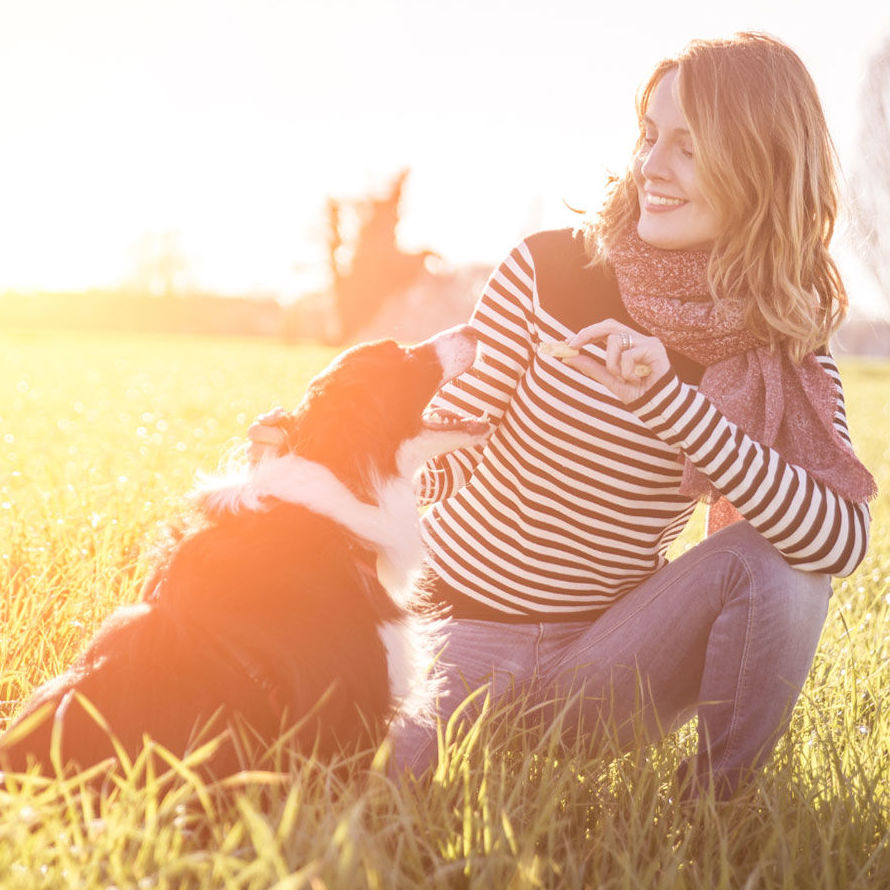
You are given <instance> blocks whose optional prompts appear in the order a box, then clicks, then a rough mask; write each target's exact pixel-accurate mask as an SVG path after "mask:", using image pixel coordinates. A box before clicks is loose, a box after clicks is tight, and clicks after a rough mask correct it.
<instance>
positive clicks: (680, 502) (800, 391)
mask: <svg viewBox="0 0 890 890" xmlns="http://www.w3.org/2000/svg"><path fill="white" fill-rule="evenodd" d="M638 111H639V120H640V137H639V141H638V144H637V147H636V152H635V155H634V158H633V163H632V165H631V168H630V169H629V170H628V172H627V174H626V175H625V176H624V177H623V178H621V179H619V180H617V181H616V182H614V183H613V187H612V189H611V191H610V193H609V196H608V198H607V201H606V203H605V205H604V208H603V210H602V211H601V213H600V214H599V215H598V216H597V217H596V218H595V219H594V220H592V221H591V222H590V224H589V225H587V226H586V227H585V229H584V231H583V232H581V233H579V232H571V231H569V230H565V231H557V232H543V233H539V234H537V235H534V236H532V237H530V238H528V239H526V240H525V241H524V242H523V243H522V244H520V245H519V246H518V247H517V248H516V249H515V250H514V251H513V252H512V253H511V255H510V256H509V258H508V259H507V260H506V261H505V262H504V263H503V264H502V265H501V266H500V267H499V268H498V269H497V270H496V271H495V273H494V274H493V276H492V278H491V279H490V281H489V283H488V285H487V287H486V289H485V291H484V293H483V295H482V296H481V298H480V300H479V303H478V305H477V307H476V309H475V312H474V315H473V320H472V324H473V325H474V327H475V328H476V330H477V331H478V333H479V335H480V340H481V346H480V355H479V359H478V361H477V363H476V365H475V366H474V368H473V369H472V370H471V371H469V372H468V373H466V374H465V375H463V376H462V377H460V378H458V379H457V380H456V381H454V382H453V383H452V384H450V385H448V386H447V387H446V388H444V389H443V390H442V392H441V393H440V394H439V397H438V399H437V405H438V406H439V407H443V408H450V409H452V410H457V411H460V412H464V413H471V414H478V415H481V414H482V413H483V412H485V413H487V414H488V416H489V418H490V419H491V420H492V423H493V424H494V430H493V433H492V435H491V438H490V440H489V442H488V444H487V446H486V447H485V448H484V449H479V450H478V451H474V452H472V453H467V452H461V453H454V454H451V455H448V456H446V457H444V458H442V459H440V460H439V461H437V462H436V463H435V464H434V465H431V466H429V467H428V468H427V471H426V472H425V474H424V478H423V480H422V500H423V501H424V502H426V503H429V504H432V507H431V509H430V510H429V511H428V512H427V514H426V516H425V519H424V525H425V535H426V541H427V545H428V553H429V557H428V566H429V572H430V586H431V590H432V596H433V598H434V600H435V601H437V602H438V603H440V604H443V605H445V606H446V607H447V608H448V610H449V612H450V614H451V620H450V621H449V623H448V625H447V631H446V633H447V639H446V644H445V648H444V651H443V654H442V657H441V661H440V664H441V667H442V674H443V684H444V686H443V688H444V692H443V695H442V696H441V698H440V702H439V707H440V716H441V717H442V718H443V719H446V718H447V717H448V716H449V715H450V714H451V713H452V712H453V711H454V709H455V708H456V707H457V706H458V705H459V704H460V703H461V702H462V701H463V700H464V698H465V696H466V694H467V692H468V691H472V690H475V689H477V688H478V687H482V686H486V687H488V689H489V690H490V691H491V694H492V696H493V697H494V699H496V700H500V699H503V698H504V697H508V696H510V695H514V694H516V693H517V691H521V694H522V696H523V700H524V701H526V702H531V703H532V704H536V703H539V704H542V705H543V704H544V703H546V702H547V701H551V700H553V698H554V695H555V694H562V693H575V694H574V695H573V696H570V697H569V699H568V700H569V701H571V702H572V707H573V708H574V710H572V711H571V712H570V713H569V714H568V715H567V720H566V725H571V726H577V727H579V728H580V729H581V731H582V732H585V733H594V732H596V730H597V728H598V727H600V726H601V725H602V724H603V723H608V724H609V725H610V726H611V727H612V728H613V729H614V730H615V731H617V733H618V738H619V741H620V742H622V743H623V742H625V741H627V740H629V738H630V736H631V734H632V733H633V731H634V727H639V726H640V725H642V726H643V727H644V728H645V729H646V730H647V731H649V732H651V733H653V734H659V733H663V732H665V731H667V730H669V729H671V728H672V727H674V726H675V725H676V724H677V723H678V721H681V720H683V719H686V718H687V717H688V716H689V714H690V713H691V712H692V711H693V710H694V709H697V713H698V729H699V746H698V753H697V756H696V757H695V759H694V762H693V763H691V764H689V765H687V767H686V770H685V771H686V772H687V773H688V775H689V781H688V783H687V784H688V789H687V791H688V793H689V794H691V795H695V794H697V793H699V792H700V791H701V789H702V788H703V787H706V786H712V787H713V789H714V792H715V793H716V794H717V795H718V796H721V797H728V796H730V795H732V794H733V793H734V792H735V791H736V789H737V788H738V787H739V784H740V783H741V782H742V781H743V780H744V779H745V776H746V775H748V774H750V771H751V770H753V769H755V768H756V767H757V766H758V765H760V764H762V763H763V762H764V761H765V760H766V758H767V757H768V756H769V754H770V752H771V750H772V748H773V747H774V745H775V743H776V741H777V739H778V737H779V736H780V734H781V733H782V731H783V730H784V728H785V727H786V726H787V724H788V721H789V719H790V712H791V709H792V707H793V705H794V702H795V700H796V698H797V696H798V694H799V691H800V689H801V687H802V685H803V682H804V680H805V678H806V675H807V673H808V670H809V667H810V665H811V662H812V658H813V654H814V652H815V649H816V645H817V642H818V639H819V635H820V632H821V628H822V624H823V622H824V619H825V615H826V610H827V606H828V599H829V596H830V594H831V589H830V581H829V576H830V575H846V574H848V573H850V572H852V571H853V569H854V568H855V567H856V566H857V565H858V564H859V562H860V561H861V560H862V558H863V556H864V554H865V551H866V547H867V544H868V526H869V513H868V507H867V501H868V499H869V497H871V496H872V495H873V490H874V482H873V480H872V478H871V476H870V475H869V474H868V472H867V471H866V470H865V468H864V467H862V465H861V464H860V463H859V461H858V460H857V459H856V457H855V456H854V454H853V452H852V450H851V448H850V444H849V438H848V434H847V429H846V423H845V418H844V410H843V399H842V393H841V385H840V379H839V377H838V373H837V369H836V367H835V364H834V362H833V361H832V359H831V358H830V356H829V355H828V354H827V344H828V341H829V338H830V336H831V334H832V332H833V331H834V330H835V328H836V327H837V325H838V324H839V322H840V320H841V318H842V316H843V313H844V310H845V307H846V296H845V293H844V289H843V285H842V283H841V281H840V278H839V276H838V273H837V270H836V268H835V265H834V263H833V262H832V260H831V257H830V256H829V254H828V244H829V241H830V238H831V235H832V229H833V225H834V221H835V216H836V209H837V192H836V184H835V179H834V167H833V161H834V156H833V151H832V146H831V142H830V138H829V136H828V133H827V130H826V125H825V121H824V118H823V115H822V111H821V107H820V103H819V99H818V96H817V94H816V90H815V87H814V85H813V83H812V80H811V78H810V77H809V75H808V73H807V72H806V70H805V68H804V66H803V65H802V63H801V62H800V60H799V59H798V57H797V56H796V55H795V54H794V53H793V52H792V51H791V50H790V49H788V48H787V47H786V46H785V45H783V44H782V43H780V42H778V41H777V40H775V39H773V38H770V37H768V36H765V35H760V34H741V35H738V36H736V37H735V38H733V39H731V40H716V41H696V42H693V43H692V44H690V45H689V46H688V47H687V48H686V49H685V50H684V51H683V52H682V53H681V54H680V55H678V56H677V57H676V58H672V59H669V60H666V61H664V62H662V63H661V64H660V65H659V66H658V67H657V68H656V69H655V72H654V73H653V75H652V77H651V78H650V79H649V82H648V83H647V84H646V86H645V88H644V89H643V90H642V92H641V94H640V97H639V100H638ZM551 341H568V344H569V346H571V347H575V349H577V350H579V354H578V355H576V356H574V357H568V358H564V359H561V358H558V357H555V356H552V355H546V354H542V352H541V351H540V350H539V346H540V344H541V343H546V342H551ZM699 498H705V499H707V500H709V501H716V500H717V499H718V498H720V499H721V500H720V503H721V505H727V504H728V505H730V508H729V509H724V508H723V507H721V512H722V514H723V516H724V522H725V519H726V517H727V514H729V516H728V518H730V519H736V520H740V521H735V522H733V523H732V524H729V525H727V526H726V527H725V528H724V529H723V530H722V531H720V532H719V533H717V534H714V535H713V536H709V537H708V538H707V539H706V540H705V541H703V542H702V543H700V544H698V545H697V546H696V547H694V548H692V549H691V550H689V551H688V552H687V553H685V554H684V555H683V556H681V557H679V558H678V559H676V560H674V561H672V562H670V563H668V562H667V560H666V558H665V553H666V551H667V549H668V547H669V545H670V544H671V542H672V541H673V540H674V539H675V538H676V537H677V535H678V534H679V533H680V531H681V530H682V529H683V527H684V525H685V524H686V522H687V520H688V519H689V517H690V515H691V513H692V511H693V508H694V506H695V503H696V501H697V499H699ZM393 741H394V752H395V753H394V759H395V763H396V766H397V767H398V768H400V769H401V768H408V769H411V770H413V771H414V772H415V773H419V772H421V771H422V770H424V769H425V768H426V767H428V766H429V765H430V764H431V763H432V762H433V760H434V758H435V756H436V739H435V728H431V727H429V726H426V725H423V724H420V723H418V724H412V725H408V726H404V727H400V728H399V729H398V730H397V731H396V732H395V733H394V739H393ZM690 767H691V768H690Z"/></svg>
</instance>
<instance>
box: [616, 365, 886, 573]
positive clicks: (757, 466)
mask: <svg viewBox="0 0 890 890" xmlns="http://www.w3.org/2000/svg"><path fill="white" fill-rule="evenodd" d="M819 361H820V362H821V363H822V365H823V367H824V368H825V370H826V371H827V372H828V373H829V375H830V376H831V377H832V379H833V380H834V381H835V385H836V386H837V388H838V409H837V412H836V413H835V417H834V423H835V427H836V428H837V430H838V432H839V433H840V435H841V436H842V437H843V438H844V439H846V440H847V441H848V442H849V432H848V430H847V421H846V415H845V412H844V402H843V390H842V387H841V382H840V375H839V374H838V371H837V367H836V366H835V364H834V361H833V360H832V359H831V358H830V357H829V356H821V357H820V358H819ZM629 407H630V408H631V409H632V410H633V411H635V412H636V414H637V416H638V417H639V418H640V419H641V420H642V421H643V422H644V423H645V424H646V425H647V426H648V427H649V428H650V429H651V430H652V431H653V432H654V433H655V434H656V435H657V436H659V438H661V439H662V440H663V441H665V442H667V443H669V444H671V445H674V446H676V447H678V448H680V449H682V450H683V452H684V453H685V454H686V456H687V457H688V458H689V459H690V460H691V461H692V462H693V464H695V466H696V467H697V468H698V469H699V470H700V471H701V472H702V473H703V474H704V475H705V476H707V477H708V479H709V480H710V482H711V484H712V485H714V487H715V488H716V489H717V490H718V491H719V492H720V493H721V494H722V495H723V496H724V497H725V498H726V499H727V500H728V501H729V502H730V503H731V504H732V505H733V506H734V507H735V508H736V509H737V510H738V511H739V513H741V515H742V516H743V517H744V518H745V519H747V520H748V522H750V523H751V525H753V526H754V528H756V529H757V530H758V531H759V532H760V533H761V534H762V535H763V536H764V537H765V538H766V539H767V540H768V541H770V542H771V543H772V544H773V545H774V546H775V547H776V549H777V550H779V552H780V553H781V554H782V555H783V556H784V557H785V559H786V560H787V562H788V563H789V564H790V565H793V566H795V567H796V568H799V569H802V570H804V571H810V572H821V573H823V574H827V575H835V576H838V577H844V576H846V575H849V574H850V573H851V572H853V571H854V569H855V568H856V567H857V566H858V565H859V563H860V562H861V561H862V559H863V558H864V556H865V552H866V550H867V549H868V536H869V523H870V516H869V510H868V505H867V504H866V503H856V502H851V501H847V500H844V499H843V498H841V497H840V496H838V495H837V494H835V493H834V492H833V491H832V490H831V489H829V488H828V487H827V486H825V485H824V484H822V483H821V482H818V481H816V480H815V479H813V477H812V476H810V475H809V474H808V473H807V472H806V471H805V470H804V469H802V468H801V467H798V466H795V465H793V464H789V463H787V462H786V461H785V460H784V459H783V458H782V457H781V455H780V454H779V453H778V452H777V451H775V450H774V449H772V448H768V447H767V446H764V445H762V444H760V443H759V442H756V441H754V440H753V439H752V438H751V437H750V436H748V435H746V434H745V433H744V432H743V431H742V430H740V429H739V427H738V426H736V425H735V424H734V423H732V422H731V421H729V420H727V419H726V417H724V416H723V415H722V414H721V413H720V412H719V411H718V410H717V409H716V408H715V407H714V406H713V405H712V404H711V402H710V401H708V399H707V398H706V397H705V396H703V395H702V394H701V393H699V392H698V391H697V390H696V389H694V388H693V387H691V386H689V385H688V384H685V383H682V382H681V381H680V380H679V378H677V376H676V375H675V374H667V375H665V376H664V377H663V378H662V379H661V380H659V381H657V382H656V384H655V385H654V386H653V387H652V388H651V389H650V390H649V391H648V392H647V393H646V394H645V395H644V396H643V397H641V398H640V399H638V400H637V401H636V402H634V403H632V404H631V405H630V406H629Z"/></svg>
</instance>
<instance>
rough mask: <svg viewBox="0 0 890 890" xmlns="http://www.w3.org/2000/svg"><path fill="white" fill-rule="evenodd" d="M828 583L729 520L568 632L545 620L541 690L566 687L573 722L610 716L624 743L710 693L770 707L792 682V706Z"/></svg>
mask: <svg viewBox="0 0 890 890" xmlns="http://www.w3.org/2000/svg"><path fill="white" fill-rule="evenodd" d="M830 590H831V588H830V582H829V579H828V578H827V577H825V576H823V575H815V574H811V573H805V572H800V571H797V570H795V569H793V568H791V567H790V566H788V565H787V563H786V562H785V560H784V559H783V557H782V556H781V554H779V553H778V551H777V550H775V548H774V547H773V546H772V545H771V544H770V543H769V542H768V541H766V540H765V539H764V538H763V537H762V536H761V535H760V534H759V533H758V532H757V531H755V530H754V529H753V528H751V527H750V526H749V525H748V524H747V523H744V522H742V523H737V524H735V525H733V526H730V527H729V528H727V529H725V530H723V531H722V532H720V533H719V534H717V535H714V536H713V537H711V538H708V539H707V540H705V541H704V542H702V543H701V544H699V545H697V546H696V547H694V548H692V549H691V550H689V551H687V552H686V553H685V554H683V555H682V556H681V557H679V558H678V559H676V560H674V561H673V562H671V563H669V564H668V565H666V566H665V567H664V568H662V569H661V570H660V571H659V572H657V573H656V574H655V575H653V576H652V577H651V578H649V579H648V580H647V581H646V582H644V583H643V584H642V585H640V586H639V587H638V588H637V589H635V590H634V591H632V592H631V593H629V594H628V595H627V596H625V597H624V598H622V599H621V600H619V601H618V602H617V603H616V604H615V605H613V606H612V607H611V608H610V609H609V610H608V611H607V612H606V613H605V614H604V615H603V616H602V617H600V618H599V619H598V620H597V621H595V622H594V623H592V624H588V625H575V626H574V631H573V633H572V634H571V636H570V637H567V634H566V628H565V627H564V626H563V627H562V628H559V627H558V626H557V627H554V628H551V627H550V626H545V630H544V640H543V641H542V644H541V679H542V688H544V689H546V690H548V691H550V692H553V691H556V690H559V691H560V692H561V693H565V694H568V693H572V694H574V695H575V696H576V697H577V698H576V704H575V706H574V708H575V712H574V713H573V714H572V715H571V716H572V725H580V726H582V727H583V728H584V730H586V731H591V730H594V729H596V727H597V726H598V725H599V724H601V723H602V724H608V726H609V729H610V731H611V732H615V731H616V730H617V732H618V739H619V741H620V742H621V743H625V742H628V741H629V740H630V738H631V737H632V736H633V735H634V734H635V733H637V732H639V730H640V728H642V729H643V730H645V731H646V732H647V733H648V734H649V735H650V736H652V737H658V736H660V735H662V734H664V732H666V731H668V730H669V729H670V728H672V726H674V725H675V724H676V723H677V722H678V721H680V720H682V719H685V718H687V717H688V716H690V714H691V712H692V709H693V708H695V707H697V706H698V707H701V706H702V704H703V701H704V700H705V699H707V698H709V697H710V698H714V699H720V702H722V703H726V702H729V706H731V707H735V708H736V711H737V710H738V708H739V707H745V706H746V704H745V702H744V701H743V700H742V697H741V693H742V692H744V693H746V694H747V695H748V697H749V698H751V699H752V701H753V700H755V699H756V700H758V701H759V702H763V700H764V699H765V698H767V697H770V698H773V699H782V701H776V702H775V704H774V709H778V708H781V707H787V699H788V696H787V695H785V692H786V691H788V690H790V691H792V692H793V694H792V695H791V697H790V702H791V704H792V705H793V701H794V699H796V696H797V692H798V691H799V688H800V686H801V685H802V683H803V680H804V678H805V676H806V673H807V671H808V670H809V667H810V664H811V662H812V657H813V653H814V651H815V647H816V643H817V642H818V638H819V635H820V633H821V629H822V625H823V623H824V619H825V614H826V610H827V604H828V598H829V596H830ZM551 640H552V644H551ZM783 695H784V696H785V697H784V699H783ZM714 704H715V707H716V706H717V704H718V703H717V702H716V701H715V703H714ZM751 707H753V705H751ZM736 716H738V715H737V713H735V712H733V713H732V714H730V715H729V717H730V718H732V719H734V718H735V717H736ZM769 719H773V718H772V717H771V718H769Z"/></svg>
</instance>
